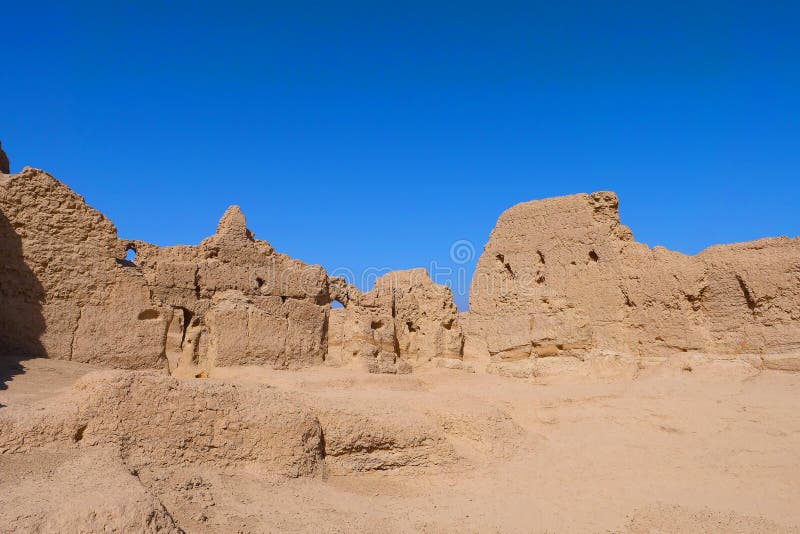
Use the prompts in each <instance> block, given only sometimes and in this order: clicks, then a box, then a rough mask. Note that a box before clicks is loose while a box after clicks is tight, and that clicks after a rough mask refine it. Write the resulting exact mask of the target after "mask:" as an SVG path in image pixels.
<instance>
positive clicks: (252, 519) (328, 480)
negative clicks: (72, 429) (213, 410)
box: [0, 359, 800, 533]
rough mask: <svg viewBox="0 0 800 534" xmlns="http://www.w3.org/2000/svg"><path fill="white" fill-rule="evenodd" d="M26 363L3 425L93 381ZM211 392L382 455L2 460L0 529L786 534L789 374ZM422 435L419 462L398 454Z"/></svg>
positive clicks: (325, 378)
mask: <svg viewBox="0 0 800 534" xmlns="http://www.w3.org/2000/svg"><path fill="white" fill-rule="evenodd" d="M22 365H23V367H24V373H22V374H19V375H17V376H16V377H15V378H14V379H13V380H11V381H10V382H9V383H8V389H7V390H5V391H2V392H0V403H2V404H3V405H4V408H2V410H3V411H5V412H12V413H13V412H14V411H25V410H37V409H38V407H40V406H42V405H47V403H48V402H49V401H53V400H56V399H58V398H59V397H63V396H65V395H69V394H70V388H71V386H72V384H73V383H74V382H75V381H76V380H77V379H78V378H80V377H82V376H84V375H86V374H87V373H92V372H95V373H96V372H98V371H94V370H93V369H92V368H91V367H89V366H86V365H85V364H75V363H70V362H61V361H54V360H43V359H35V360H28V361H25V362H23V363H22ZM101 372H102V371H101ZM222 375H223V376H220V377H219V378H217V377H212V378H209V379H208V381H209V382H226V383H231V384H246V383H254V384H257V385H258V387H260V388H264V389H268V390H273V391H277V392H281V393H282V392H287V393H297V394H299V395H301V396H302V397H303V402H304V403H305V404H307V405H308V406H310V407H311V410H312V411H314V412H315V413H316V414H317V415H318V417H319V418H320V422H321V424H322V428H323V429H324V430H325V429H327V428H328V427H329V425H330V426H336V425H343V424H344V425H346V424H347V422H346V420H347V419H348V418H356V420H357V421H358V420H359V419H358V418H361V417H364V418H365V419H364V421H369V425H366V424H365V425H363V431H364V432H366V433H369V432H376V433H378V432H382V433H384V434H385V435H384V436H383V437H384V444H383V446H379V447H376V448H375V449H370V448H369V447H361V448H359V447H353V448H351V449H350V450H346V449H342V450H340V451H336V454H338V455H339V456H336V457H334V456H328V457H327V458H325V462H326V463H327V464H328V465H327V466H326V469H324V470H322V472H320V473H317V474H316V475H314V476H310V477H297V478H284V477H276V476H270V475H268V474H265V473H263V472H259V471H258V470H254V469H253V468H252V466H250V467H246V466H245V467H234V466H227V467H226V466H223V465H219V464H214V463H189V464H179V465H148V466H146V467H141V468H139V469H138V470H137V471H133V472H132V471H131V468H130V467H126V464H125V461H126V460H125V458H121V457H120V456H119V453H118V452H116V451H114V450H113V448H109V447H106V448H103V447H96V446H87V445H84V444H82V442H83V441H85V440H87V438H86V437H85V438H83V439H82V440H80V441H79V442H68V443H65V444H63V445H60V446H56V447H52V446H50V447H44V448H41V449H37V450H36V451H35V452H34V451H30V452H27V453H25V454H4V455H0V466H2V467H1V468H0V469H1V470H2V472H3V473H4V476H3V477H2V486H3V487H2V489H1V490H0V508H2V510H3V512H4V513H3V516H4V518H5V520H4V524H3V526H2V529H3V531H8V532H11V531H15V530H17V531H25V530H37V529H38V530H41V531H55V530H64V531H79V530H81V529H82V528H85V527H88V530H98V531H99V530H103V529H104V528H110V529H112V530H113V529H115V528H116V529H118V530H126V529H131V530H150V531H160V530H169V529H171V528H172V526H173V525H174V526H175V527H176V529H177V528H181V529H183V530H184V531H186V532H320V531H326V532H356V531H362V532H637V533H639V532H718V533H727V532H765V533H766V532H798V529H797V525H798V524H800V508H798V506H797V503H798V502H800V413H798V411H797V408H796V404H797V402H796V399H797V392H798V388H800V376H798V375H797V374H794V373H785V372H774V371H764V372H758V371H755V372H753V371H751V370H749V369H744V368H742V367H741V366H738V365H735V364H734V365H730V366H721V365H718V364H701V365H696V366H695V367H694V368H692V370H691V371H689V370H686V369H683V368H680V367H671V368H666V367H665V368H661V369H654V370H651V371H648V372H646V373H642V374H641V376H637V377H636V378H635V379H624V380H599V379H592V380H573V379H571V380H568V381H567V382H566V383H558V384H549V385H546V386H542V385H532V384H531V383H530V382H528V381H527V380H525V379H509V378H504V377H498V376H495V375H491V374H482V373H465V372H457V371H451V370H447V369H431V370H428V371H425V372H420V373H414V374H411V375H403V376H393V375H375V374H357V375H354V374H353V373H352V372H349V371H347V370H342V369H336V368H312V369H306V370H301V371H275V370H265V369H263V368H257V367H240V368H229V369H226V370H225V372H224V373H222ZM342 421H345V422H344V423H343V422H342ZM143 424H146V423H143ZM330 432H331V433H332V434H333V433H335V432H336V431H335V430H331V431H330ZM342 432H343V433H346V432H347V430H343V431H342ZM418 435H423V436H424V439H429V440H430V441H431V446H429V447H425V446H417V447H414V446H412V447H409V446H408V445H409V443H410V442H411V441H413V439H414V438H415V437H416V436H418ZM359 439H361V438H356V441H358V440H359ZM392 447H396V448H395V449H392ZM154 510H161V515H160V516H159V514H157V513H155V512H154ZM148 514H149V515H148ZM143 518H147V521H144V520H143ZM137 521H138V522H137ZM145 527H147V528H145Z"/></svg>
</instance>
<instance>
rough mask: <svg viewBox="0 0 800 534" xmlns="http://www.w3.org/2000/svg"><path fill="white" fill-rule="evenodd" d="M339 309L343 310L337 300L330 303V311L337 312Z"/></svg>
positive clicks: (342, 305) (342, 306)
mask: <svg viewBox="0 0 800 534" xmlns="http://www.w3.org/2000/svg"><path fill="white" fill-rule="evenodd" d="M339 308H344V304H342V303H341V302H339V301H338V300H334V301H331V309H332V310H338V309H339Z"/></svg>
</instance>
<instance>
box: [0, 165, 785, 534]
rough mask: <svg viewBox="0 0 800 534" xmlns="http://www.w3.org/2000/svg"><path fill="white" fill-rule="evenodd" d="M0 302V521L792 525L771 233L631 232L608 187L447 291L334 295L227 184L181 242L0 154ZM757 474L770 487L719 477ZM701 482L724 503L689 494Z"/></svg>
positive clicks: (509, 238)
mask: <svg viewBox="0 0 800 534" xmlns="http://www.w3.org/2000/svg"><path fill="white" fill-rule="evenodd" d="M333 302H338V303H340V304H341V307H338V308H332V306H331V305H332V303H333ZM0 304H1V305H0V359H2V366H0V369H2V376H0V379H2V383H1V384H0V472H5V473H7V475H4V476H3V477H0V512H2V516H3V517H4V521H5V522H4V525H3V526H2V527H0V531H3V532H5V531H9V532H11V531H36V532H53V531H60V532H99V531H117V532H130V531H136V532H229V531H240V532H263V531H288V530H291V531H303V532H312V531H320V530H324V531H334V532H354V531H359V530H360V531H368V532H372V531H392V532H394V531H409V532H411V531H414V532H418V531H425V532H440V531H446V532H452V531H477V532H483V531H519V532H522V531H526V532H527V531H531V528H532V527H531V524H532V522H533V521H540V523H537V527H536V529H539V528H541V529H544V530H548V529H550V528H551V527H552V528H566V529H567V530H569V531H586V530H591V529H595V528H600V527H602V528H601V530H605V529H608V531H615V532H623V531H624V532H655V531H658V532H680V531H691V530H696V531H700V530H703V531H709V532H730V531H746V532H751V531H752V532H755V531H763V532H767V531H769V532H779V531H786V532H795V531H796V530H792V528H794V527H795V526H796V524H797V522H798V521H800V516H798V514H797V510H796V502H797V501H796V499H797V498H798V496H800V480H798V478H797V476H796V473H797V472H798V471H797V469H800V457H798V455H797V453H796V451H797V450H798V446H800V443H798V441H797V439H798V438H797V436H800V418H798V416H797V413H796V410H795V409H794V408H793V406H794V398H793V396H794V397H796V392H797V386H798V385H800V382H798V380H800V379H799V378H798V377H800V375H798V374H796V373H794V372H797V371H800V238H797V237H796V238H788V237H778V238H768V239H761V240H758V241H753V242H750V243H740V244H735V245H719V246H713V247H710V248H709V249H707V250H705V251H703V252H701V253H700V254H698V255H696V256H687V255H684V254H681V253H678V252H671V251H669V250H666V249H664V248H661V247H655V248H650V247H648V246H647V245H645V244H642V243H637V242H636V241H634V239H633V234H632V232H631V230H630V229H628V228H627V227H626V226H624V225H623V224H622V223H621V221H620V218H619V214H618V199H617V197H616V196H615V195H614V194H613V193H610V192H598V193H592V194H580V195H572V196H566V197H560V198H551V199H546V200H535V201H530V202H525V203H522V204H518V205H516V206H513V207H511V208H510V209H508V210H507V211H505V212H504V213H503V214H502V215H501V217H500V218H499V220H498V221H497V225H496V227H495V228H494V230H492V232H491V235H490V236H489V239H488V243H487V244H486V246H485V247H484V250H483V253H482V254H481V256H480V259H479V260H478V263H477V267H476V270H475V274H474V278H473V280H472V285H471V291H470V308H469V310H468V311H464V312H461V313H459V312H458V310H457V308H456V306H455V305H454V304H453V297H452V294H451V291H450V289H449V288H447V287H445V286H441V285H437V284H435V283H434V282H433V281H432V280H431V278H430V277H429V276H428V273H427V272H426V270H425V269H411V270H406V271H396V272H391V273H388V274H386V275H384V276H382V277H381V278H379V279H378V280H376V281H375V283H374V286H373V287H372V288H370V289H368V290H363V291H362V290H359V289H358V288H356V287H354V286H352V285H350V284H349V283H348V282H347V281H346V280H344V279H343V278H338V277H331V276H329V275H328V274H327V273H326V271H325V270H324V269H323V268H322V267H321V266H318V265H308V264H305V263H303V262H302V261H300V260H297V259H293V258H290V257H288V256H287V255H285V254H281V253H280V252H278V251H275V250H274V249H273V247H272V246H271V245H270V244H269V243H268V242H267V241H264V240H260V239H257V238H256V236H255V235H254V233H253V232H252V231H251V230H250V229H248V227H247V224H246V220H245V216H244V214H243V213H242V212H241V210H240V209H239V208H238V207H237V206H231V207H230V208H228V209H227V211H225V213H224V214H223V215H222V218H221V219H220V221H219V224H218V227H217V230H216V232H215V233H214V235H212V236H209V237H208V238H206V239H204V240H203V241H202V242H201V243H199V244H197V245H180V246H171V247H159V246H156V245H153V244H149V243H145V242H142V241H136V240H132V241H131V240H122V239H119V238H118V236H117V231H116V228H115V227H114V225H113V223H112V222H111V221H109V220H108V219H107V218H106V217H105V216H103V214H102V213H100V212H99V211H97V210H95V209H93V208H91V207H89V206H88V205H87V204H86V203H85V201H84V200H83V198H82V197H80V196H79V195H78V194H76V193H75V192H73V191H72V190H71V189H69V188H68V187H67V186H66V185H64V184H63V183H61V182H59V181H58V180H56V179H55V178H54V177H52V176H50V175H49V174H47V173H46V172H44V171H41V170H37V169H33V168H27V167H26V168H25V169H23V170H22V171H21V172H19V173H16V174H9V167H8V159H7V158H6V157H5V154H4V153H3V152H2V150H0ZM690 377H691V378H690ZM543 385H544V387H542V386H543ZM723 399H724V402H723ZM787 399H788V401H787ZM745 412H746V413H747V414H751V413H752V414H753V415H752V416H747V417H744V416H743V415H742V414H745ZM654 414H655V415H654ZM775 421H776V422H775ZM773 422H775V423H774V424H773ZM589 436H591V437H589ZM621 436H623V437H621ZM751 448H758V450H759V451H761V452H759V454H760V456H759V457H758V460H757V461H755V463H741V464H740V463H737V462H738V460H736V458H739V457H740V456H746V455H748V454H750V452H748V451H751ZM654 450H657V451H658V453H654V452H652V451H654ZM699 450H708V451H709V452H708V453H707V455H705V456H704V455H699V453H696V454H690V453H689V452H687V451H699ZM712 451H713V452H712ZM698 455H699V456H698ZM698 458H699V459H698ZM697 462H699V463H700V464H702V465H703V467H702V468H701V467H700V465H698V464H697ZM759 462H762V463H763V466H762V463H759ZM687 465H694V469H695V472H696V473H701V474H698V475H697V476H698V480H697V481H693V482H692V484H691V487H692V488H694V487H695V486H696V487H698V488H702V491H700V492H699V493H697V494H696V495H695V494H694V493H692V491H693V490H689V489H686V487H685V484H686V483H685V481H684V480H683V479H682V478H680V473H681V471H682V469H683V467H685V466H687ZM753 465H755V466H756V467H752V466H753ZM770 465H775V466H778V467H776V468H775V469H774V470H773V469H772V468H770V467H764V466H770ZM759 466H762V467H759ZM388 473H391V476H390V475H388ZM565 473H567V475H565ZM630 473H634V474H635V476H631V475H630ZM570 474H571V475H570ZM626 474H627V475H626ZM640 474H642V475H641V476H642V477H644V478H647V479H648V480H651V481H656V482H651V483H647V484H644V483H642V484H639V483H638V482H637V481H638V480H639V475H640ZM765 476H769V477H772V478H773V479H775V480H777V481H778V482H777V483H779V484H780V485H781V488H782V491H781V492H778V494H776V495H773V496H772V497H771V498H770V499H769V502H765V501H763V500H759V498H758V496H759V495H762V492H761V491H760V490H759V488H758V485H754V486H751V485H749V484H745V485H744V486H742V485H739V486H735V489H732V490H729V489H728V488H732V487H734V485H735V484H738V483H739V482H741V481H747V480H750V479H752V478H757V477H765ZM564 477H566V479H568V480H570V481H571V482H570V484H565V483H562V482H563V480H564V479H565V478H564ZM422 481H424V483H421V482H422ZM559 481H561V482H559ZM578 481H580V482H578ZM631 485H633V487H635V489H633V490H630V491H628V490H629V488H630V487H632V486H631ZM745 486H746V487H745ZM59 488H60V490H59ZM608 488H616V490H615V494H616V495H617V497H615V498H617V499H618V500H619V501H620V504H619V506H620V508H618V509H617V510H616V511H615V510H610V509H608V507H601V506H599V504H598V503H600V502H605V501H606V500H607V499H610V498H611V496H610V494H606V493H604V491H606V490H608ZM709 488H711V489H709ZM608 491H610V490H608ZM698 491H699V490H698ZM706 492H710V493H711V494H713V495H717V498H718V500H725V501H726V502H735V503H736V506H735V507H734V510H735V512H733V511H728V510H727V509H725V510H717V509H712V510H708V509H702V510H698V509H697V508H696V507H692V505H691V504H692V501H691V500H692V498H695V499H697V500H698V502H702V503H704V505H711V504H713V502H717V501H714V500H713V498H709V500H707V501H706V500H703V499H704V498H705V495H706ZM730 492H733V493H735V495H734V496H732V495H730V494H729V493H730ZM534 494H535V495H537V497H536V499H532V498H531V497H530V496H531V495H534ZM620 495H621V497H619V496H620ZM676 495H689V497H687V498H685V499H684V498H678V497H675V496H676ZM692 495H694V497H692ZM265 496H268V497H265ZM665 496H666V497H665ZM670 496H671V497H670ZM570 499H574V500H575V502H574V503H573V504H574V509H573V510H572V511H570V512H568V513H566V515H564V514H555V515H553V516H552V517H551V516H549V515H547V510H553V509H557V508H558V506H557V503H559V504H560V503H564V502H565V501H570ZM709 503H711V504H709ZM496 509H503V510H506V512H507V513H502V514H499V515H498V514H495V513H493V512H489V511H494V510H496ZM600 509H602V511H599V510H600ZM465 510H467V511H466V512H465ZM620 510H622V511H623V512H624V513H622V515H620V513H618V512H619V511H620ZM512 511H513V513H512ZM536 529H534V530H536Z"/></svg>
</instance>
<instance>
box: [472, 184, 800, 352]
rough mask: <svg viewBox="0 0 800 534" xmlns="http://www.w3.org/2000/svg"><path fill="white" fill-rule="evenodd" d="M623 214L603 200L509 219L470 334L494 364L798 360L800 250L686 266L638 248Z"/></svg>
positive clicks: (494, 248)
mask: <svg viewBox="0 0 800 534" xmlns="http://www.w3.org/2000/svg"><path fill="white" fill-rule="evenodd" d="M617 208H618V200H617V197H616V196H615V195H614V194H613V193H609V192H600V193H594V194H591V195H583V194H582V195H572V196H567V197H560V198H552V199H546V200H541V201H532V202H526V203H523V204H518V205H516V206H514V207H512V208H510V209H509V210H507V211H506V212H504V213H503V214H502V215H501V217H500V218H499V220H498V221H497V225H496V227H495V228H494V230H493V231H492V233H491V236H490V238H489V242H488V243H487V245H486V247H485V249H484V252H483V254H482V255H481V257H480V259H479V261H478V265H477V268H476V271H475V275H474V278H473V281H472V286H471V293H470V313H469V326H470V334H471V335H473V336H477V337H478V338H480V341H482V342H483V343H484V344H485V346H486V348H487V349H488V352H489V353H490V355H491V356H492V358H494V359H496V360H520V359H526V358H530V357H537V356H578V357H581V355H582V354H586V353H589V352H592V351H595V352H597V351H613V352H621V353H626V354H633V355H635V356H637V357H639V358H648V357H659V356H665V355H669V354H673V353H676V352H696V351H700V352H709V353H716V354H730V355H740V354H741V355H743V354H750V353H755V354H783V353H788V352H792V351H798V350H800V323H799V321H800V239H798V238H795V239H789V238H774V239H762V240H759V241H754V242H751V243H741V244H736V245H726V246H714V247H711V248H709V249H707V250H705V251H703V252H702V253H700V254H698V255H697V256H687V255H684V254H680V253H677V252H672V251H669V250H667V249H665V248H663V247H655V248H652V249H651V248H649V247H648V246H647V245H644V244H642V243H637V242H635V241H634V240H633V236H632V234H631V232H630V230H629V229H628V228H627V227H625V226H623V225H622V224H621V223H620V220H619V215H618V210H617ZM477 345H480V343H478V344H477Z"/></svg>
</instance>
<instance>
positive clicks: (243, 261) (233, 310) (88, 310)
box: [0, 168, 330, 375]
mask: <svg viewBox="0 0 800 534" xmlns="http://www.w3.org/2000/svg"><path fill="white" fill-rule="evenodd" d="M131 249H133V250H135V252H136V254H137V256H136V258H135V261H133V262H130V261H127V260H125V259H123V258H124V257H125V253H126V251H127V250H131ZM0 253H1V254H2V258H3V261H2V262H0V299H2V302H3V306H2V307H0V353H5V354H11V353H13V354H16V355H24V356H28V357H31V356H45V355H46V356H48V357H51V358H58V359H68V360H69V359H71V360H74V361H80V362H84V363H93V364H98V365H102V366H106V367H118V368H128V369H147V368H165V367H167V366H169V368H170V370H172V371H173V372H178V368H179V367H180V368H181V370H180V372H181V373H183V374H191V375H195V374H202V373H204V372H207V369H208V368H209V367H210V366H214V365H231V364H243V363H258V364H263V365H270V366H273V367H299V366H303V365H310V364H318V363H322V361H323V359H324V357H325V354H326V351H327V347H326V325H327V314H328V310H329V302H330V298H329V296H328V284H327V275H326V273H325V271H324V270H323V269H322V268H321V267H319V266H311V265H306V264H304V263H302V262H299V261H297V260H293V259H291V258H289V257H288V256H285V255H283V254H279V253H277V252H275V251H274V250H273V248H272V247H271V246H270V245H269V243H267V242H265V241H259V240H256V239H254V238H253V234H252V233H251V232H250V231H249V230H248V229H247V227H246V224H245V219H244V216H243V215H242V213H241V211H240V210H239V208H238V207H236V206H233V207H231V208H229V209H228V211H226V213H225V214H224V215H223V217H222V219H221V220H220V223H219V227H218V229H217V232H216V233H215V234H214V235H213V236H211V237H209V238H207V239H205V240H204V241H203V242H202V243H201V244H200V245H198V246H176V247H167V248H163V249H162V248H159V247H157V246H155V245H150V244H147V243H143V242H138V241H123V240H119V239H118V238H117V234H116V229H115V228H114V226H113V224H111V222H110V221H109V220H108V219H106V218H105V217H104V216H103V215H102V214H100V213H99V212H97V211H95V210H93V209H92V208H90V207H89V206H87V205H86V203H85V202H84V200H83V198H81V197H80V196H78V195H76V194H75V193H74V192H72V191H71V190H70V189H69V188H68V187H66V186H65V185H63V184H62V183H60V182H59V181H57V180H56V179H54V178H53V177H52V176H50V175H49V174H47V173H45V172H43V171H39V170H35V169H30V168H26V169H25V170H23V171H22V172H21V173H19V174H14V175H10V176H5V177H4V178H2V179H0Z"/></svg>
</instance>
